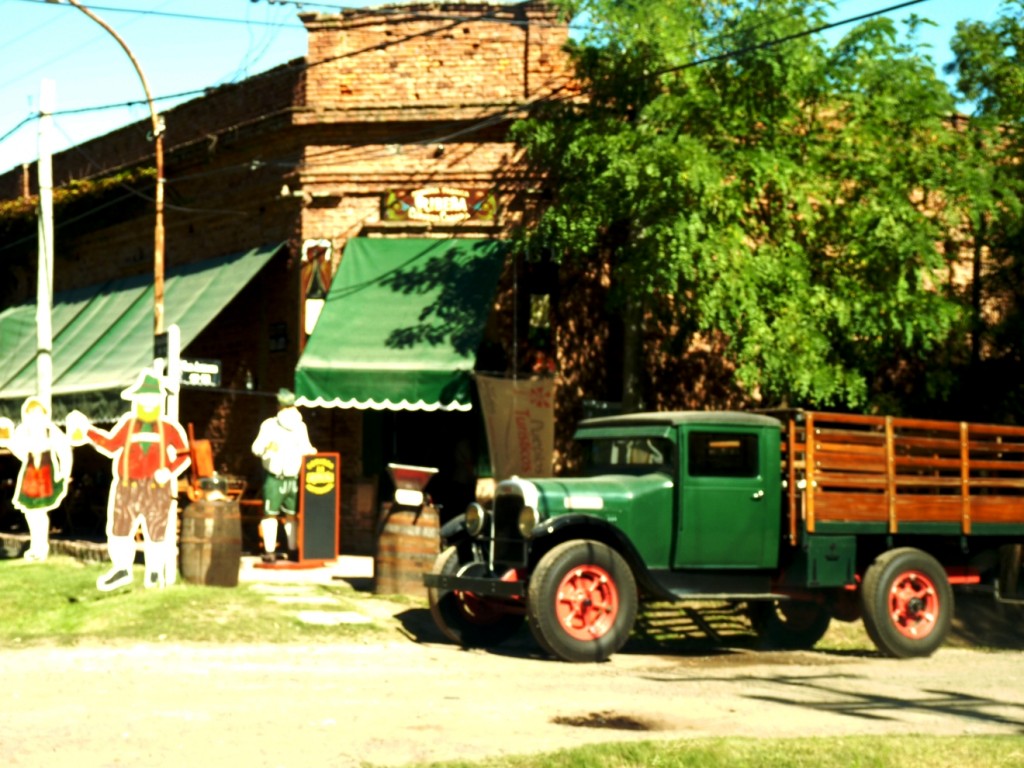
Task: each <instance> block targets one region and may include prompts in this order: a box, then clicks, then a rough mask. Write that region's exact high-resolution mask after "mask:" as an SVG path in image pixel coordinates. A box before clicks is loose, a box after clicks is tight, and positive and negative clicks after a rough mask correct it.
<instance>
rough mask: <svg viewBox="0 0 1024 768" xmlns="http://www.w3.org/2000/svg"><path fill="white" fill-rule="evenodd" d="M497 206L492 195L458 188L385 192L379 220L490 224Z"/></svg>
mask: <svg viewBox="0 0 1024 768" xmlns="http://www.w3.org/2000/svg"><path fill="white" fill-rule="evenodd" d="M497 212H498V203H497V200H495V198H494V194H493V193H492V192H487V191H485V190H482V189H473V190H466V189H459V188H458V187H422V188H420V189H412V190H403V189H393V190H390V191H388V193H387V195H386V196H385V198H384V211H383V213H382V218H383V219H384V220H385V221H423V222H427V223H431V224H457V223H459V222H461V221H494V220H495V219H496V218H497Z"/></svg>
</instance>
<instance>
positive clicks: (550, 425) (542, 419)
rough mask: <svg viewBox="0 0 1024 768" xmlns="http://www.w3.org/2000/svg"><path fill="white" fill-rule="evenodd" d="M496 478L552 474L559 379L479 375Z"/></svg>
mask: <svg viewBox="0 0 1024 768" xmlns="http://www.w3.org/2000/svg"><path fill="white" fill-rule="evenodd" d="M476 383H477V390H478V392H479V394H480V406H481V408H482V410H483V416H484V424H485V425H486V428H487V446H488V448H489V449H490V453H491V465H492V467H493V469H494V479H495V480H497V481H501V480H504V479H506V478H508V477H511V476H512V475H520V476H522V477H549V476H550V475H551V473H552V466H553V462H554V452H555V409H554V401H555V379H554V378H553V377H550V376H545V377H536V378H527V379H514V380H513V379H503V378H496V377H493V376H481V375H479V374H478V375H477V376H476Z"/></svg>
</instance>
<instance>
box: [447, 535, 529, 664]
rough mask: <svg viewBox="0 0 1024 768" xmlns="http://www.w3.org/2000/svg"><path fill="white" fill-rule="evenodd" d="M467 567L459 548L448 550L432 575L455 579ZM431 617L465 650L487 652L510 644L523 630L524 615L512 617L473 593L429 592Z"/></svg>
mask: <svg viewBox="0 0 1024 768" xmlns="http://www.w3.org/2000/svg"><path fill="white" fill-rule="evenodd" d="M465 565H467V563H465V562H463V561H461V560H460V558H459V550H458V547H448V548H447V549H446V550H444V551H443V552H442V553H441V554H440V555H438V556H437V560H435V561H434V567H433V568H432V569H431V573H434V574H445V575H454V574H456V573H458V572H459V571H460V570H462V569H463V567H464V566H465ZM427 602H428V603H429V604H430V615H431V616H432V617H433V618H434V623H435V624H437V627H438V629H440V630H441V632H442V634H444V636H445V637H447V638H448V639H449V640H451V641H452V642H453V643H457V644H459V645H462V646H466V647H476V648H487V647H489V646H492V645H497V644H498V643H501V642H503V641H505V640H508V639H509V638H510V637H512V635H514V634H515V633H516V632H518V631H519V628H520V627H521V626H523V616H522V614H521V613H519V614H516V613H510V612H508V611H506V610H504V608H503V606H501V605H498V604H496V603H494V602H493V601H489V600H486V599H484V598H481V597H478V596H477V595H475V594H473V593H472V592H456V591H451V590H449V591H442V590H440V589H436V588H434V587H430V588H428V589H427Z"/></svg>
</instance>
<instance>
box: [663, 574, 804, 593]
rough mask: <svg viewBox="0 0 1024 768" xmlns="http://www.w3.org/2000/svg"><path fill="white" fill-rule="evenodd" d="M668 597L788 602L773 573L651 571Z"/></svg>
mask: <svg viewBox="0 0 1024 768" xmlns="http://www.w3.org/2000/svg"><path fill="white" fill-rule="evenodd" d="M649 574H650V576H651V578H652V579H653V581H654V582H655V584H656V585H657V587H658V588H659V589H660V590H661V591H662V592H663V593H664V596H665V597H667V598H669V599H675V600H785V599H787V598H788V595H785V594H781V593H778V592H775V591H773V590H772V582H771V577H770V576H769V574H767V573H764V572H760V571H758V572H753V573H743V572H736V571H665V570H657V571H649Z"/></svg>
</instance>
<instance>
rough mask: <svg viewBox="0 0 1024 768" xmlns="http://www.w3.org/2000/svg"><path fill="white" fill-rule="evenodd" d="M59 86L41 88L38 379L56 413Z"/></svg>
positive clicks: (41, 395) (51, 84)
mask: <svg viewBox="0 0 1024 768" xmlns="http://www.w3.org/2000/svg"><path fill="white" fill-rule="evenodd" d="M55 93H56V86H55V85H54V82H53V80H43V82H42V85H41V86H40V89H39V238H38V239H39V267H38V272H37V278H36V338H37V345H36V381H37V392H38V396H39V399H40V400H41V401H42V403H43V405H44V406H45V407H46V412H47V413H48V414H51V415H52V413H53V402H52V401H53V324H52V322H51V319H50V311H51V307H52V305H53V163H52V160H51V157H52V154H53V150H52V142H53V139H52V132H53V107H54V101H55Z"/></svg>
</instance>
